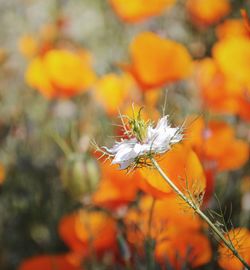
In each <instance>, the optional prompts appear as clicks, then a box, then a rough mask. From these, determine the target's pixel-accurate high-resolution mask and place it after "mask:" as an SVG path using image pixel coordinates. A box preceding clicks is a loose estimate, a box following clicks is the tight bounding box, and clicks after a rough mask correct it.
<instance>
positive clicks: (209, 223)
mask: <svg viewBox="0 0 250 270" xmlns="http://www.w3.org/2000/svg"><path fill="white" fill-rule="evenodd" d="M151 162H152V164H153V165H154V167H155V168H156V169H157V171H158V172H159V173H160V175H161V176H162V177H163V179H164V180H165V181H166V182H167V183H168V185H169V186H170V187H171V188H172V189H173V190H174V191H175V193H176V194H177V195H178V196H179V197H181V199H182V200H183V201H185V202H186V203H187V204H188V205H189V206H190V207H191V208H192V209H193V210H194V211H195V212H196V214H198V215H199V216H200V218H202V219H203V220H204V221H205V222H206V223H207V224H208V225H209V227H210V228H211V230H212V231H213V232H214V234H215V235H217V236H218V237H219V238H220V240H221V241H222V242H223V243H224V244H225V246H227V247H228V248H229V249H230V250H231V252H232V253H233V255H234V256H235V257H237V258H238V259H239V260H240V261H241V263H242V264H243V265H244V266H245V268H246V269H248V270H250V266H249V265H248V264H247V263H246V261H245V260H244V259H243V258H242V257H241V255H240V254H239V253H238V251H237V250H236V249H235V247H234V246H233V244H232V243H231V242H230V241H228V240H227V239H226V237H225V236H224V235H223V233H222V232H221V231H220V230H219V229H218V228H217V227H216V226H215V225H214V224H213V222H212V221H211V220H210V219H209V218H208V217H207V216H206V214H204V213H203V212H202V211H201V210H200V208H199V206H197V205H196V204H195V203H193V201H192V200H190V199H189V198H188V197H187V196H186V195H185V194H184V193H183V192H182V191H181V190H180V189H179V188H178V187H177V186H176V185H175V184H174V183H173V182H172V181H171V179H169V178H168V176H167V175H166V174H165V173H164V171H163V170H162V169H161V167H160V166H159V164H158V162H157V161H156V160H155V159H154V158H151Z"/></svg>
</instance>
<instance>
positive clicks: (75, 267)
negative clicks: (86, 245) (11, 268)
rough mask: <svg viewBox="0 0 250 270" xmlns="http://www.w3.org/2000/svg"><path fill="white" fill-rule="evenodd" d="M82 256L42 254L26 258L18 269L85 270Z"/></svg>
mask: <svg viewBox="0 0 250 270" xmlns="http://www.w3.org/2000/svg"><path fill="white" fill-rule="evenodd" d="M81 261H82V257H81V256H79V255H77V254H74V253H69V254H66V255H41V256H36V257H32V258H29V259H26V260H24V261H23V262H22V263H21V265H20V267H19V268H18V270H55V269H57V270H83V268H82V266H81Z"/></svg>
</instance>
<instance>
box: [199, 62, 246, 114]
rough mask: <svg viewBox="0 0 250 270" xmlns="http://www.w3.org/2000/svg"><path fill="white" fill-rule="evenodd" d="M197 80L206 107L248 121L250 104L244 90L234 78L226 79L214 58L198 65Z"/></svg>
mask: <svg viewBox="0 0 250 270" xmlns="http://www.w3.org/2000/svg"><path fill="white" fill-rule="evenodd" d="M195 80H196V84H197V86H198V88H199V90H200V92H201V96H202V101H203V102H204V105H205V106H206V107H208V108H209V109H211V110H213V111H215V112H217V113H226V114H238V115H240V116H241V117H243V118H246V119H247V118H248V117H250V114H249V113H247V112H248V111H249V109H250V102H249V101H248V100H247V97H246V93H245V90H244V88H243V87H242V86H241V85H240V84H239V83H238V82H237V81H236V80H234V79H233V77H226V76H225V75H224V74H223V73H222V72H221V71H220V70H219V68H218V66H217V64H216V62H215V61H214V60H213V59H212V58H205V59H203V60H201V61H199V62H198V63H197V65H196V69H195ZM248 115H249V116H248Z"/></svg>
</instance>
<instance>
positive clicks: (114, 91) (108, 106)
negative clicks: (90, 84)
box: [94, 73, 136, 115]
mask: <svg viewBox="0 0 250 270" xmlns="http://www.w3.org/2000/svg"><path fill="white" fill-rule="evenodd" d="M135 87H136V86H135V83H134V81H133V79H132V78H131V76H130V75H128V74H122V75H121V76H118V75H116V74H114V73H111V74H107V75H105V76H103V77H102V78H100V79H99V80H98V81H97V83H96V84H95V92H94V93H95V96H96V98H97V100H98V102H99V103H101V104H102V105H103V107H104V108H105V110H106V111H107V112H108V114H111V115H114V114H117V112H118V109H120V108H121V106H122V105H123V104H124V103H125V101H126V99H127V98H128V97H129V96H130V95H131V94H132V91H133V90H134V89H135Z"/></svg>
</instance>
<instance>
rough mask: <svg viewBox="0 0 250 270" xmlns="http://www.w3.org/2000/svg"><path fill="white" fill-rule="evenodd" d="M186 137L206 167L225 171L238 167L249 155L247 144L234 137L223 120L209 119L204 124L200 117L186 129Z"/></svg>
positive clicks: (231, 130)
mask: <svg viewBox="0 0 250 270" xmlns="http://www.w3.org/2000/svg"><path fill="white" fill-rule="evenodd" d="M187 136H188V137H190V138H191V139H190V141H189V142H188V140H187V143H189V144H191V145H192V146H193V147H194V149H195V151H196V153H198V155H199V157H200V158H201V160H202V161H203V162H204V166H205V168H206V169H213V170H215V171H225V170H233V169H238V168H240V167H241V166H243V165H244V164H245V163H246V162H247V160H248V157H249V146H248V144H247V143H245V142H244V141H242V140H239V139H236V138H235V134H234V129H233V127H231V126H230V125H228V124H227V123H224V122H218V121H210V122H208V123H207V125H206V124H205V122H204V120H203V119H202V118H199V119H197V120H196V121H194V122H193V123H192V124H191V125H190V126H189V129H188V134H187Z"/></svg>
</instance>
